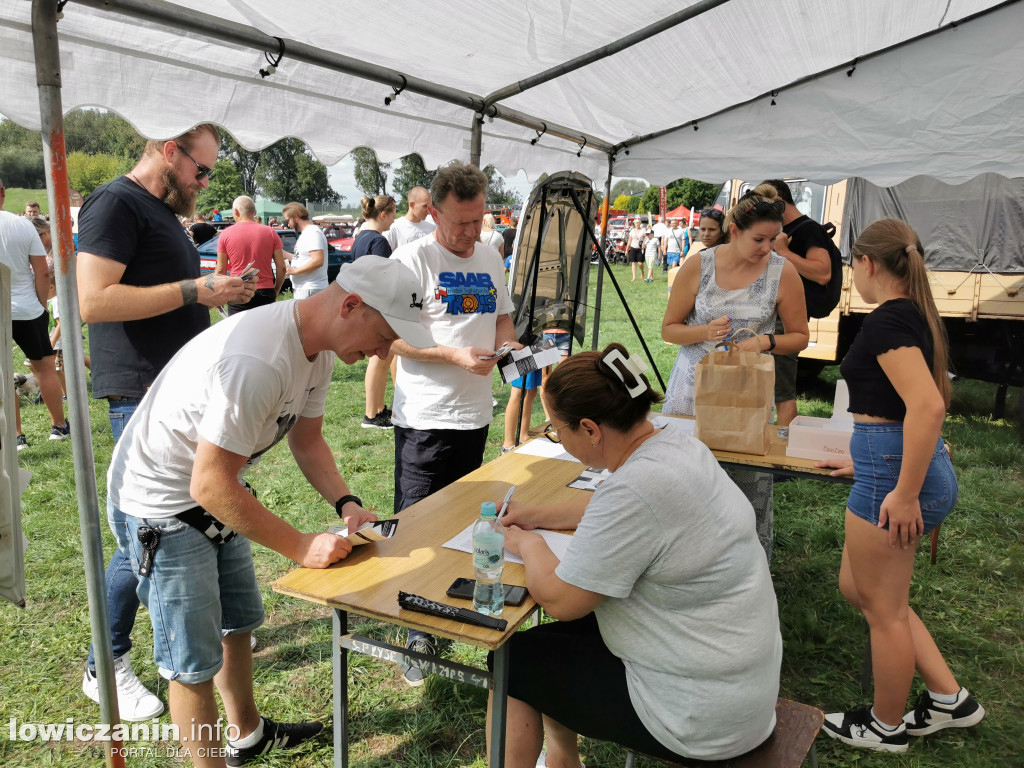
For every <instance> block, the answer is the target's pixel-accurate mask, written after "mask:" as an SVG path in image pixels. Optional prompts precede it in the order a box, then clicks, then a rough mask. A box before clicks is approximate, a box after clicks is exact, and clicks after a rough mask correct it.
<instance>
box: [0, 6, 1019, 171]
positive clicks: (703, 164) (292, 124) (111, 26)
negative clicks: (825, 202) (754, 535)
mask: <svg viewBox="0 0 1024 768" xmlns="http://www.w3.org/2000/svg"><path fill="white" fill-rule="evenodd" d="M131 1H132V2H135V3H136V4H139V3H142V2H144V0H131ZM129 4H130V2H129V0H109V2H106V3H101V2H99V0H78V1H76V2H74V3H69V4H68V5H67V6H66V7H65V8H64V11H63V13H64V18H63V19H62V20H61V21H60V23H59V26H58V32H59V36H60V47H61V58H62V70H63V78H62V81H63V88H62V100H63V106H64V108H65V110H69V109H72V108H74V107H84V106H99V107H105V108H108V109H111V110H113V111H115V112H117V113H118V114H120V115H122V116H124V117H125V118H126V119H128V120H129V121H130V122H131V123H132V124H133V125H134V126H135V127H136V128H137V129H138V130H139V131H140V132H141V133H143V134H144V135H146V136H149V137H165V136H169V135H175V134H177V133H180V132H182V131H184V130H187V129H188V128H190V127H191V126H193V125H195V124H197V123H199V122H204V121H210V122H214V123H217V124H219V125H221V126H223V127H224V128H226V129H227V130H228V131H229V132H230V133H231V134H232V135H233V136H234V137H235V138H236V139H237V140H238V141H239V142H241V143H242V144H243V145H244V146H246V147H248V148H249V149H257V148H261V147H264V146H267V145H269V144H271V143H273V142H274V141H276V140H278V139H280V138H282V137H285V136H295V137H298V138H301V139H303V140H304V141H306V143H307V144H309V145H310V147H311V148H312V150H313V152H314V153H315V154H316V156H317V157H318V158H319V159H320V160H321V161H323V162H324V163H327V164H329V165H330V164H333V163H335V162H337V161H338V160H340V159H341V158H342V157H344V156H345V155H346V154H348V153H349V152H350V151H351V150H352V149H353V148H355V147H358V146H371V147H373V148H374V149H375V150H376V151H377V154H378V156H379V157H380V158H381V159H382V160H385V161H387V160H392V159H395V158H397V157H400V156H403V155H405V154H408V153H410V152H418V153H419V154H420V155H422V156H423V158H424V161H425V163H426V165H427V166H428V167H436V166H437V165H440V164H442V163H445V162H447V161H449V160H451V159H454V158H458V159H468V157H469V153H470V124H471V121H472V119H473V113H472V110H471V109H469V108H468V103H464V104H453V103H448V102H447V101H442V100H440V99H438V98H433V97H431V96H427V95H422V94H419V93H413V92H412V91H409V90H407V91H405V92H403V93H401V94H400V95H399V96H398V97H397V98H395V99H394V100H393V102H392V103H391V105H390V106H386V105H385V104H384V98H385V97H386V96H389V95H392V88H391V87H389V86H387V85H384V84H382V83H380V82H374V81H372V80H368V79H364V78H362V77H358V76H356V75H353V74H344V73H339V72H336V71H331V70H329V69H325V68H324V67H322V66H318V65H316V64H313V63H308V62H306V61H300V60H296V59H294V58H292V59H289V56H288V52H287V44H288V43H289V42H292V41H294V42H295V43H298V44H303V45H306V46H312V47H314V48H316V49H319V50H322V51H324V52H328V53H332V54H339V55H343V56H347V57H351V58H352V59H354V60H357V61H361V62H367V63H369V64H372V65H375V66H379V67H384V68H388V69H390V70H393V71H394V72H397V73H401V74H403V75H406V76H409V77H415V78H420V79H422V80H425V81H429V82H430V83H436V84H438V85H440V86H446V87H447V88H451V89H458V90H460V91H463V92H465V93H466V94H468V95H469V96H472V97H475V98H478V99H480V100H482V99H483V98H484V97H485V96H486V95H487V94H490V93H494V92H496V91H498V90H499V89H503V88H506V87H507V86H509V85H510V84H514V83H516V82H518V81H522V80H524V79H526V78H529V77H531V76H534V75H536V74H537V73H540V72H544V71H546V70H549V69H551V68H553V67H558V66H559V65H561V64H563V63H565V62H567V61H570V60H572V59H574V58H575V57H577V56H581V55H583V54H585V53H588V52H590V51H594V50H596V49H601V48H603V47H604V46H608V45H610V44H612V43H614V42H615V41H616V40H618V39H619V38H622V37H623V36H625V35H626V34H628V33H631V32H634V31H636V30H640V29H644V28H646V27H647V26H649V25H650V24H652V23H655V22H658V21H660V20H661V19H663V18H665V17H666V15H667V14H671V13H674V12H677V11H680V10H685V9H687V8H692V7H695V6H699V7H704V6H705V5H716V4H715V3H714V2H709V0H702V2H700V3H696V2H666V1H665V0H634V1H633V2H631V3H630V4H629V6H628V10H626V11H623V6H622V5H621V3H619V2H617V1H616V2H612V1H611V0H562V2H558V3H553V2H550V0H524V2H522V3H512V4H505V5H503V6H492V5H485V6H481V5H480V4H479V3H476V2H473V0H447V2H446V3H444V4H443V9H442V8H441V7H439V6H437V5H432V4H426V3H413V2H408V1H406V2H399V3H393V4H391V5H389V6H388V7H387V14H386V15H384V16H383V17H382V15H381V6H380V4H379V3H376V2H367V0H347V2H346V3H345V4H344V5H343V6H339V5H338V4H337V3H336V2H334V0H304V1H303V2H302V3H301V4H299V5H297V6H294V7H292V8H291V9H290V10H291V11H293V12H288V13H285V12H282V6H281V5H280V3H279V2H276V0H275V1H273V2H272V1H271V0H178V1H177V2H164V1H163V0H151V2H150V3H149V5H151V6H153V7H156V8H161V9H167V10H170V11H171V12H173V14H174V15H175V16H176V17H177V18H180V20H181V23H180V26H178V27H172V26H168V25H165V24H163V23H160V22H156V21H153V20H151V19H143V18H140V17H139V16H138V15H132V14H129V13H126V12H124V11H123V8H124V7H125V6H126V5H129ZM101 5H106V6H108V7H109V8H110V9H111V10H103V9H102V8H101V7H100V6H101ZM339 8H343V9H344V13H342V12H341V11H340V10H339ZM30 11H31V3H30V2H27V0H0V68H2V70H3V71H4V77H3V78H2V79H0V114H3V115H5V116H7V117H9V118H11V119H13V120H15V121H16V122H18V123H19V124H21V125H24V126H26V127H29V128H34V129H38V128H39V126H40V118H39V107H38V103H39V102H38V95H37V92H36V87H35V83H36V77H35V65H34V61H33V50H32V40H31V34H30V33H31V20H30ZM977 14H980V15H977ZM975 15H977V16H976V17H975V18H970V17H972V16H975ZM210 17H213V20H218V21H222V22H225V23H228V24H234V25H236V26H237V27H238V28H239V29H248V30H249V31H258V32H259V33H262V34H263V35H270V36H274V37H279V38H282V39H283V40H284V41H286V51H285V54H284V58H283V60H282V62H281V64H280V65H279V67H278V68H277V72H276V73H275V74H273V75H271V76H270V77H267V78H262V77H260V75H259V73H258V70H259V69H260V68H261V67H266V66H267V61H266V59H265V58H264V54H263V51H260V50H257V49H255V48H253V47H250V46H248V45H245V44H243V43H241V42H238V41H237V40H224V39H219V38H214V37H210V36H209V35H208V34H207V33H205V32H204V30H208V29H211V28H212V27H213V23H212V21H211V18H210ZM364 20H365V21H364ZM965 20H967V21H965ZM951 25H953V26H951ZM1021 29H1024V3H1019V2H1016V3H1005V2H998V1H997V0H858V2H849V0H772V2H770V3H768V2H766V1H765V0H729V1H728V2H720V3H718V4H717V5H716V7H712V8H711V9H710V10H706V11H704V12H703V13H701V14H700V15H697V16H695V17H694V18H690V19H689V20H687V21H684V22H682V23H679V24H677V25H675V26H673V27H671V28H669V29H667V30H665V31H662V32H659V33H657V34H651V35H650V36H649V37H647V38H646V39H644V40H642V42H640V43H638V44H636V45H634V46H631V47H628V48H626V49H625V50H622V51H619V52H617V53H614V54H612V55H609V56H607V57H606V58H601V59H599V60H597V61H594V62H592V63H590V64H587V65H585V66H582V67H580V68H577V69H573V70H572V71H568V72H565V73H562V74H559V75H558V76H557V77H554V78H553V79H551V80H550V81H548V82H545V83H542V84H540V85H537V86H535V87H531V88H527V89H526V90H524V91H523V92H521V93H515V94H513V95H510V96H507V97H505V98H502V99H500V100H499V101H498V105H497V106H498V108H499V109H501V108H502V107H507V108H511V109H514V110H517V111H519V112H521V113H525V114H527V115H531V116H533V117H536V118H538V119H539V120H542V121H547V122H550V123H552V124H557V125H561V126H566V127H569V128H572V129H575V130H578V131H580V132H583V133H587V134H589V135H591V136H593V137H598V138H601V139H603V140H605V141H607V142H608V143H609V144H613V145H618V144H621V143H623V142H630V141H631V140H635V139H636V138H638V137H645V136H648V135H650V134H657V136H656V138H652V139H649V140H645V141H640V142H639V143H637V144H635V145H634V146H631V147H630V148H629V154H628V155H627V154H626V153H625V152H624V151H620V152H619V153H618V154H617V156H616V158H615V164H614V173H615V175H616V176H639V177H643V178H645V179H647V180H648V181H650V182H652V183H655V184H659V183H665V182H667V181H670V180H672V179H676V178H680V177H690V178H699V179H705V180H708V181H720V180H721V179H723V178H730V177H735V176H738V177H741V178H765V177H770V176H779V175H797V176H801V177H805V178H811V179H815V180H818V181H822V182H827V181H833V180H836V179H840V178H845V177H846V176H850V175H858V176H863V177H866V178H868V179H870V180H872V181H874V182H875V183H878V184H893V183H896V182H899V181H901V180H903V179H906V178H908V177H911V176H914V175H918V174H928V175H932V176H936V177H938V178H941V179H943V180H946V181H950V182H957V181H964V180H966V179H969V178H972V177H974V176H976V175H978V174H979V173H983V172H995V173H1000V174H1003V175H1006V176H1020V175H1024V151H1022V150H1024V120H1022V119H1021V117H1022V115H1024V40H1022V35H1021V34H1020V30H1021ZM937 30H938V31H937ZM933 32H934V33H935V34H929V33H933ZM922 36H923V37H922ZM269 53H271V54H276V53H277V51H276V50H274V49H271V50H270V51H269ZM854 62H856V63H855V64H854ZM847 70H852V74H851V75H850V76H848V75H847ZM772 91H777V95H776V96H774V101H775V102H776V105H775V106H771V104H770V102H771V101H772V100H773V97H772V96H771V95H770V94H771V92H772ZM467 98H468V97H467ZM694 122H696V124H697V125H698V126H699V130H698V131H694V130H693V125H692V124H693V123H694ZM673 129H675V130H673ZM536 136H537V131H535V130H533V129H531V128H527V127H524V126H521V125H517V124H515V123H510V122H506V121H504V120H502V119H500V118H498V119H495V120H494V121H493V122H487V123H485V125H484V126H483V147H482V148H483V152H482V156H481V165H486V164H493V165H494V166H496V167H497V168H498V169H499V170H500V171H501V172H502V173H503V174H505V175H513V174H514V173H515V172H516V171H517V170H519V169H524V170H525V171H526V173H527V175H528V176H530V177H531V178H535V177H536V176H538V175H539V174H540V173H541V172H554V171H558V170H576V171H580V172H582V173H585V174H586V175H588V176H590V177H591V178H598V179H601V178H604V176H605V175H606V174H607V172H608V158H607V155H606V154H605V153H604V152H602V151H600V150H597V149H593V148H591V147H589V146H584V147H582V150H580V147H578V146H577V145H576V144H573V143H571V142H569V141H566V140H564V139H561V138H558V137H555V136H552V135H550V134H548V135H543V136H541V137H540V138H539V139H538V140H537V141H536V144H535V145H534V144H532V143H531V140H532V139H534V138H535V137H536ZM577 152H579V157H577Z"/></svg>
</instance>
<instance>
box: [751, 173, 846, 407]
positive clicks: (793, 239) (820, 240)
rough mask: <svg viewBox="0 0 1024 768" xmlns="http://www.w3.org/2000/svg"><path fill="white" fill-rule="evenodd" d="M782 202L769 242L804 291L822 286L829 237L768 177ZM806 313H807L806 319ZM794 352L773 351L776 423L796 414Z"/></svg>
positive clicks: (784, 186)
mask: <svg viewBox="0 0 1024 768" xmlns="http://www.w3.org/2000/svg"><path fill="white" fill-rule="evenodd" d="M764 183H765V184H771V185H772V186H773V187H775V189H776V191H778V193H779V198H780V199H781V200H783V201H784V202H785V203H786V211H785V213H783V214H782V234H780V235H779V236H778V237H776V238H775V242H774V243H773V244H772V245H773V249H774V251H775V252H776V253H777V254H779V256H782V257H783V258H785V259H788V260H789V261H790V262H792V264H793V266H794V267H796V271H797V272H799V273H800V279H801V280H802V281H803V284H804V293H805V294H806V295H811V293H812V292H814V291H820V290H823V289H824V286H826V285H827V284H828V281H829V279H830V278H831V277H832V261H831V257H830V255H829V252H828V242H829V241H830V240H831V238H829V236H828V235H827V234H826V233H825V228H824V227H823V226H821V224H819V223H818V222H816V221H815V220H814V219H811V218H809V217H807V216H805V215H804V214H802V213H800V211H799V210H797V207H796V204H795V203H794V202H793V193H792V191H790V189H789V184H787V183H786V182H785V181H783V180H782V179H768V180H767V181H765V182H764ZM809 318H810V316H809V315H808V319H809ZM775 332H776V333H783V329H782V327H781V321H778V320H777V321H776V331H775ZM796 372H797V354H796V353H794V354H790V355H775V412H776V421H777V422H778V425H779V426H780V427H788V426H789V423H790V422H791V421H793V419H795V418H796Z"/></svg>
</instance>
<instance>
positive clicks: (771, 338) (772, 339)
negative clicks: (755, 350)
mask: <svg viewBox="0 0 1024 768" xmlns="http://www.w3.org/2000/svg"><path fill="white" fill-rule="evenodd" d="M765 335H766V336H767V337H768V349H767V350H765V351H766V352H771V351H772V350H773V349H775V334H774V333H768V334H765Z"/></svg>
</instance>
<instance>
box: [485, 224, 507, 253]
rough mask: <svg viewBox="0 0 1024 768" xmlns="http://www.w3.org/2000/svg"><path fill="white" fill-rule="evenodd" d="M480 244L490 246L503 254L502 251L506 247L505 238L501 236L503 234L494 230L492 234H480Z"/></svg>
mask: <svg viewBox="0 0 1024 768" xmlns="http://www.w3.org/2000/svg"><path fill="white" fill-rule="evenodd" d="M480 242H481V243H483V244H484V245H489V246H491V248H493V249H494V250H496V251H497V252H498V253H501V249H502V248H503V247H504V246H505V238H504V237H502V236H501V232H499V231H498V230H496V229H492V230H491V231H490V232H481V233H480Z"/></svg>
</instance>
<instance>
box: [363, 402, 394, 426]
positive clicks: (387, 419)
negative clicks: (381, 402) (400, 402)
mask: <svg viewBox="0 0 1024 768" xmlns="http://www.w3.org/2000/svg"><path fill="white" fill-rule="evenodd" d="M359 426H361V427H362V428H363V429H394V428H395V425H394V424H392V423H391V412H390V411H388V409H387V407H385V408H384V410H382V411H381V412H380V413H378V414H377V415H376V416H374V417H373V418H370V417H369V416H363V423H362V424H360V425H359Z"/></svg>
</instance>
